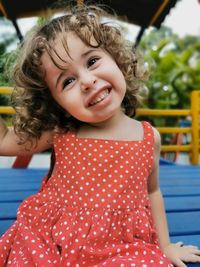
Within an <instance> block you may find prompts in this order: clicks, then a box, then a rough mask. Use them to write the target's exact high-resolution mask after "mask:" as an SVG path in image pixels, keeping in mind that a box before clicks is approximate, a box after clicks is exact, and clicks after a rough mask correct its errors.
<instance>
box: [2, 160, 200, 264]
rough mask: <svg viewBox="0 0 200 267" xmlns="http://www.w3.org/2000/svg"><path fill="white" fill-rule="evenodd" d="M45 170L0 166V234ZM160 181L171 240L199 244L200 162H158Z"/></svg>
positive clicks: (12, 219)
mask: <svg viewBox="0 0 200 267" xmlns="http://www.w3.org/2000/svg"><path fill="white" fill-rule="evenodd" d="M47 172H48V170H46V169H0V235H2V234H3V233H4V232H5V231H6V230H7V229H8V228H9V227H10V226H11V225H12V223H13V222H14V221H15V219H16V212H17V208H18V206H19V204H20V203H21V202H22V200H23V199H25V198H26V197H28V196H30V195H32V194H34V193H36V192H37V190H38V188H39V187H40V184H41V180H42V178H43V177H44V176H45V175H46V174H47ZM160 185H161V190H162V192H163V196H164V201H165V207H166V212H167V220H168V225H169V231H170V236H171V240H172V241H173V242H177V241H182V242H184V243H185V244H193V245H198V246H199V247H200V166H185V165H175V164H172V165H170V164H164V165H163V164H161V165H160ZM187 266H188V267H192V266H194V267H197V266H200V264H188V265H187Z"/></svg>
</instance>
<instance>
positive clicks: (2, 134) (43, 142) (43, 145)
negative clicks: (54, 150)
mask: <svg viewBox="0 0 200 267" xmlns="http://www.w3.org/2000/svg"><path fill="white" fill-rule="evenodd" d="M52 136H53V133H52V131H49V132H44V133H43V134H42V136H41V138H40V139H39V140H38V141H37V143H35V144H36V145H33V146H30V143H29V142H27V143H25V144H23V145H19V137H18V136H17V135H16V134H15V132H14V130H13V128H8V127H7V126H6V125H5V123H4V121H3V120H2V119H1V118H0V155H1V156H18V155H28V154H34V153H36V152H41V151H43V150H46V149H48V148H50V147H51V146H52Z"/></svg>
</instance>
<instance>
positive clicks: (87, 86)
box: [81, 75, 96, 92]
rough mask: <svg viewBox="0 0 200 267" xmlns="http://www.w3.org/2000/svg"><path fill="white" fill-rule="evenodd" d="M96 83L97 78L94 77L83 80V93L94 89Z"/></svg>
mask: <svg viewBox="0 0 200 267" xmlns="http://www.w3.org/2000/svg"><path fill="white" fill-rule="evenodd" d="M95 83H96V77H95V76H93V75H86V76H85V77H83V78H82V79H81V91H82V92H88V91H89V90H91V89H93V88H94V85H95Z"/></svg>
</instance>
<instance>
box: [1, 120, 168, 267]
mask: <svg viewBox="0 0 200 267" xmlns="http://www.w3.org/2000/svg"><path fill="white" fill-rule="evenodd" d="M142 125H143V129H144V137H143V140H141V141H115V140H102V139H92V138H78V137H77V136H76V133H74V132H69V133H66V134H56V135H55V137H54V148H55V155H56V170H55V172H54V173H53V174H52V176H51V177H50V179H49V180H48V181H47V179H46V178H45V179H44V180H43V185H42V188H41V189H40V191H39V192H38V193H37V194H35V195H33V196H31V197H29V198H27V199H26V200H24V201H23V202H22V204H21V205H20V207H19V209H18V212H17V220H16V222H15V223H14V224H13V226H11V228H10V229H9V230H8V231H7V232H6V233H5V234H4V235H3V236H2V237H1V239H0V266H9V267H10V266H12V267H16V266H19V267H25V266H28V267H33V266H38V267H64V266H75V267H82V266H83V267H84V266H86V267H88V266H93V267H95V266H96V267H101V266H102V267H103V266H120V267H123V266H125V267H126V266H128V267H130V266H136V267H152V266H153V267H159V266H161V267H164V266H165V267H166V266H167V267H172V266H173V265H172V264H171V263H170V262H169V260H168V259H167V258H166V256H165V255H163V253H162V251H161V250H160V249H159V247H158V240H157V235H156V232H155V227H154V224H153V221H152V215H151V210H150V202H149V199H148V193H147V180H148V176H149V175H150V173H151V171H152V163H153V142H154V136H153V130H152V127H151V126H150V124H149V123H147V122H142ZM27 179H28V177H27Z"/></svg>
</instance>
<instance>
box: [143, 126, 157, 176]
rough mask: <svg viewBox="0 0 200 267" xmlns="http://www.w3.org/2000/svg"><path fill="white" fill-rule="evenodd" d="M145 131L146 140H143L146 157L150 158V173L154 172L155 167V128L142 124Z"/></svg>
mask: <svg viewBox="0 0 200 267" xmlns="http://www.w3.org/2000/svg"><path fill="white" fill-rule="evenodd" d="M142 125H143V129H144V140H143V146H144V149H145V153H146V157H148V158H149V163H150V164H149V165H148V169H149V173H151V171H152V167H153V158H154V130H153V126H152V125H151V124H150V123H149V122H147V121H143V122H142Z"/></svg>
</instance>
